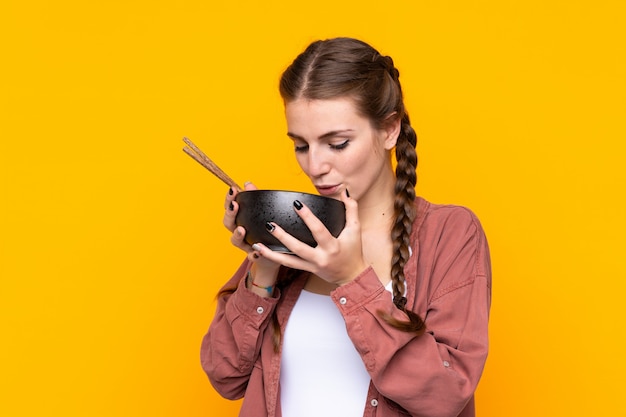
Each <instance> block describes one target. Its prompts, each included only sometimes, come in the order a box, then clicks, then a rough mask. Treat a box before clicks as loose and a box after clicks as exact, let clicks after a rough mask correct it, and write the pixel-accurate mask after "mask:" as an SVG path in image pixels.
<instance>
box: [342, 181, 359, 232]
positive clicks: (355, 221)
mask: <svg viewBox="0 0 626 417" xmlns="http://www.w3.org/2000/svg"><path fill="white" fill-rule="evenodd" d="M341 201H342V202H343V204H344V205H345V206H346V226H345V227H344V229H343V231H342V232H341V234H340V235H339V236H341V235H342V234H344V232H345V233H351V232H358V233H361V226H360V222H359V204H358V203H357V201H356V200H355V199H353V198H351V197H350V195H349V194H348V190H346V191H345V192H344V193H341Z"/></svg>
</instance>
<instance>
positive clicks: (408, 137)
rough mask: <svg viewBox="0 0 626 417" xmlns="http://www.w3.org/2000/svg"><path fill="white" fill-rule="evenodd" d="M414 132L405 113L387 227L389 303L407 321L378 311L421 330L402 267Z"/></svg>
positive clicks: (411, 209)
mask: <svg viewBox="0 0 626 417" xmlns="http://www.w3.org/2000/svg"><path fill="white" fill-rule="evenodd" d="M416 144H417V135H416V134H415V131H414V130H413V128H412V127H411V124H410V121H409V116H408V115H407V114H406V113H405V114H404V117H403V118H402V121H401V133H400V136H399V137H398V142H397V144H396V161H397V166H396V185H395V193H396V198H395V201H394V214H395V222H394V225H393V228H392V229H391V240H392V242H393V256H392V258H391V282H392V288H393V303H394V304H395V305H396V307H397V308H398V309H400V310H402V311H404V313H405V314H406V315H407V317H408V318H409V321H408V322H404V321H400V320H397V319H395V318H393V317H392V316H391V315H390V314H387V313H381V315H382V317H383V319H384V320H385V321H387V322H388V323H389V324H391V325H392V326H393V327H395V328H398V329H401V330H404V331H412V332H417V333H422V332H423V331H424V329H425V325H424V321H423V320H422V318H421V317H420V316H419V315H418V314H416V313H414V312H413V311H411V310H408V309H407V308H406V301H407V300H406V297H405V296H404V292H405V290H406V284H405V276H404V267H405V265H406V264H407V262H408V260H409V257H410V256H411V253H410V251H409V247H410V237H411V231H412V230H413V220H414V219H415V215H416V213H415V205H414V202H415V185H416V183H417V174H416V168H417V152H416V151H415V146H416Z"/></svg>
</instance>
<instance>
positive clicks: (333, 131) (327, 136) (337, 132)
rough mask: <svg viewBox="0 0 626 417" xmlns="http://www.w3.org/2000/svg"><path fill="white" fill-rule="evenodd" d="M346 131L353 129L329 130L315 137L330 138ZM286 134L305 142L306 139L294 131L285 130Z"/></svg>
mask: <svg viewBox="0 0 626 417" xmlns="http://www.w3.org/2000/svg"><path fill="white" fill-rule="evenodd" d="M346 132H354V129H342V130H331V131H330V132H326V133H324V134H323V135H321V136H320V137H318V138H317V139H318V140H324V139H328V138H332V137H333V136H337V135H339V134H341V133H346ZM287 136H289V137H290V138H292V139H299V140H304V141H305V142H306V140H305V139H304V138H303V137H302V136H300V135H296V134H295V133H292V132H287Z"/></svg>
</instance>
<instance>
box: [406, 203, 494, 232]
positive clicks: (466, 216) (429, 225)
mask: <svg viewBox="0 0 626 417" xmlns="http://www.w3.org/2000/svg"><path fill="white" fill-rule="evenodd" d="M415 204H416V209H417V216H416V219H415V225H414V226H415V229H417V230H433V231H434V230H441V231H444V230H445V231H447V232H457V233H467V232H471V231H474V232H478V231H479V232H481V233H482V226H481V224H480V221H479V220H478V217H477V216H476V214H474V212H473V211H472V210H470V209H469V208H467V207H463V206H459V205H453V204H434V203H431V202H428V201H426V200H425V199H423V198H421V197H418V198H417V199H416V203H415Z"/></svg>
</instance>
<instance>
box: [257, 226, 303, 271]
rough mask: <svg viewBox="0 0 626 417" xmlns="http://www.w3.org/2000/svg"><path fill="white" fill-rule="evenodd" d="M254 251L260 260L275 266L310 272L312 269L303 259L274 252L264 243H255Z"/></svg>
mask: <svg viewBox="0 0 626 417" xmlns="http://www.w3.org/2000/svg"><path fill="white" fill-rule="evenodd" d="M275 230H277V229H275ZM306 246H308V245H306ZM252 250H254V251H255V252H256V253H257V254H258V255H259V258H258V260H263V259H265V260H268V261H271V262H274V263H275V264H279V265H284V266H286V267H288V268H293V269H300V270H305V271H306V270H309V268H310V264H309V263H308V262H306V261H304V260H303V259H302V258H300V257H298V256H294V255H293V254H286V253H282V252H276V251H273V250H271V249H270V248H268V247H267V246H265V245H264V244H262V243H255V244H254V245H252Z"/></svg>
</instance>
